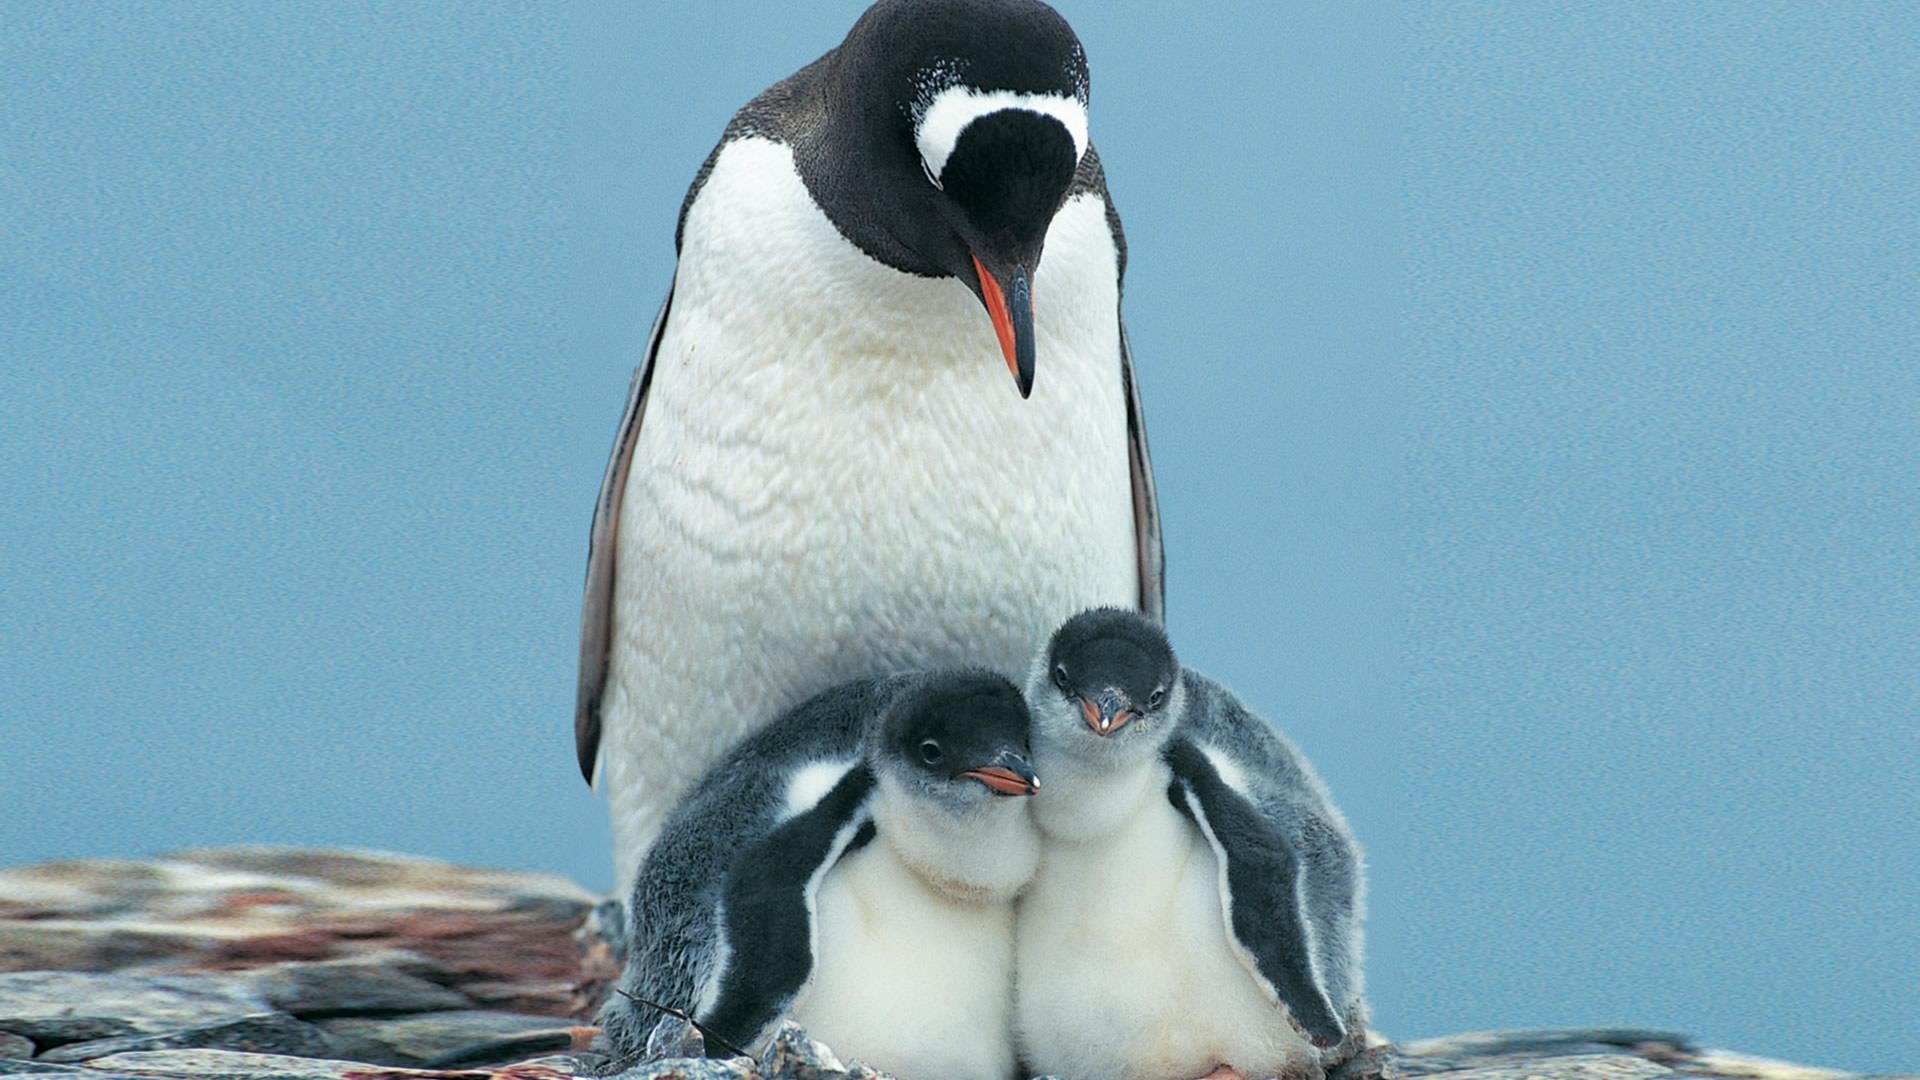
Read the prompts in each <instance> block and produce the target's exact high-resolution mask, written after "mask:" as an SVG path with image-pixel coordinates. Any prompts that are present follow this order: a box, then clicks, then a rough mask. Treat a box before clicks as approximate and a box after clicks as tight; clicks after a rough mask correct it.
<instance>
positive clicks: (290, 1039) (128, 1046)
mask: <svg viewBox="0 0 1920 1080" xmlns="http://www.w3.org/2000/svg"><path fill="white" fill-rule="evenodd" d="M187 1049H215V1050H245V1051H250V1052H253V1053H261V1054H288V1055H294V1056H298V1057H325V1056H327V1054H328V1052H329V1051H330V1050H332V1049H333V1047H332V1044H331V1043H329V1042H328V1040H327V1036H326V1033H325V1032H323V1031H321V1030H320V1029H319V1028H316V1027H314V1026H313V1025H311V1024H306V1023H302V1022H301V1021H299V1020H296V1019H294V1018H293V1017H291V1016H288V1015H287V1014H286V1013H262V1014H260V1015H258V1016H245V1017H241V1018H240V1019H238V1020H229V1021H227V1022H225V1023H220V1024H207V1025H203V1026H201V1027H193V1028H185V1029H183V1030H180V1031H169V1032H166V1033H163V1034H159V1035H123V1036H121V1037H119V1038H115V1039H97V1040H94V1041H92V1042H83V1043H69V1044H67V1045H66V1046H60V1047H55V1048H54V1049H52V1050H49V1051H47V1052H46V1053H44V1054H42V1055H40V1059H41V1060H42V1061H56V1062H68V1063H72V1062H81V1061H90V1060H92V1059H94V1058H101V1057H107V1056H109V1055H111V1054H122V1053H130V1052H133V1051H138V1050H187Z"/></svg>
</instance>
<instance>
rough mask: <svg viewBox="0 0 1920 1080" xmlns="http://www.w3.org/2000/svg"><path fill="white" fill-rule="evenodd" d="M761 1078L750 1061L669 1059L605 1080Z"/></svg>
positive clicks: (635, 1067) (748, 1079) (736, 1079)
mask: <svg viewBox="0 0 1920 1080" xmlns="http://www.w3.org/2000/svg"><path fill="white" fill-rule="evenodd" d="M761 1075H762V1074H760V1073H758V1072H755V1071H754V1067H753V1062H752V1061H750V1060H748V1059H747V1058H668V1059H666V1060H665V1061H654V1062H649V1063H647V1064H645V1065H636V1066H634V1067H633V1068H631V1069H628V1070H626V1071H625V1072H618V1073H614V1074H613V1075H612V1076H609V1077H607V1078H606V1080H759V1078H760V1077H761ZM766 1080H776V1078H774V1077H767V1078H766Z"/></svg>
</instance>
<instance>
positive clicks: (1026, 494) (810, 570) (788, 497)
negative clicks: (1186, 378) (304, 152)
mask: <svg viewBox="0 0 1920 1080" xmlns="http://www.w3.org/2000/svg"><path fill="white" fill-rule="evenodd" d="M1115 274H1116V267H1115V262H1114V251H1113V248H1112V244H1111V241H1110V239H1109V236H1108V233H1107V225H1106V220H1105V207H1104V203H1102V202H1101V200H1099V199H1098V198H1096V197H1093V196H1080V197H1077V198H1076V199H1074V200H1073V201H1072V202H1070V203H1069V204H1068V205H1067V206H1066V207H1065V208H1064V209H1062V210H1061V212H1060V214H1059V216H1058V217H1056V219H1055V221H1054V223H1053V226H1052V228H1051V230H1050V231H1049V233H1048V237H1047V241H1046V248H1045V253H1044V255H1043V257H1042V261H1041V265H1040V268H1039V271H1038V273H1037V275H1036V279H1035V283H1034V303H1035V310H1036V329H1037V346H1038V357H1037V361H1036V371H1037V374H1036V378H1035V383H1034V390H1033V396H1032V398H1031V399H1030V400H1026V401H1022V400H1021V399H1020V396H1019V393H1018V392H1017V390H1016V389H1015V388H1014V385H1013V379H1012V377H1011V376H1010V375H1009V374H1008V373H1007V370H1006V364H1005V362H1004V361H1003V360H1002V358H1001V356H1000V352H999V347H998V344H997V342H996V340H995V337H994V334H993V331H992V328H991V325H990V323H989V322H988V319H987V316H986V313H985V312H984V311H983V310H982V308H981V306H980V304H979V302H978V301H977V300H976V299H975V298H974V297H973V295H972V293H971V292H969V291H968V290H967V288H966V287H965V286H964V285H962V284H961V283H960V282H958V281H955V280H951V279H929V278H918V277H914V276H911V275H907V274H902V273H898V272H896V271H893V270H890V269H888V268H886V267H884V266H882V265H881V264H879V263H877V262H875V261H873V260H872V259H869V258H868V257H866V256H865V255H863V254H861V253H860V252H859V251H858V250H857V249H856V248H854V247H853V246H852V245H850V244H848V243H847V242H846V241H845V240H843V239H842V238H841V237H840V235H839V234H838V233H837V232H836V231H835V230H834V229H833V226H832V225H831V223H830V222H828V221H827V219H826V218H825V216H824V215H822V214H821V213H820V212H819V210H818V209H817V208H816V207H815V206H814V205H813V204H812V202H811V200H810V199H809V198H808V197H807V194H806V191H805V188H804V186H803V185H802V184H801V181H800V179H799V176H798V174H797V173H795V171H794V168H793V164H792V157H791V153H790V152H789V151H788V150H787V149H786V148H785V147H783V146H779V145H777V144H774V143H771V142H767V141H764V140H757V139H749V140H743V141H738V142H734V143H732V144H729V145H728V147H727V148H726V149H725V150H724V151H723V152H722V153H721V155H720V157H719V159H718V160H717V162H716V163H715V166H714V169H713V171H712V173H711V175H710V177H709V179H708V181H707V184H706V186H705V188H704V189H703V190H702V193H701V195H700V197H699V198H698V199H697V200H696V201H695V203H694V205H693V207H692V209H691V211H690V212H689V214H688V217H687V222H686V230H685V241H684V245H683V249H682V254H681V260H680V264H679V270H678V275H677V277H676V280H675V286H674V300H673V310H672V315H671V317H670V319H669V321H668V324H667V327H666V329H665V331H664V333H663V338H662V341H661V344H660V348H659V352H658V356H657V359H656V367H655V372H654V376H653V383H652V388H651V391H650V394H649V398H648V401H647V405H646V412H645V417H644V422H643V423H642V424H641V426H640V431H639V435H638V439H637V442H636V444H635V449H634V460H633V466H632V471H631V473H630V474H629V477H628V482H627V486H626V490H625V494H624V498H623V502H622V507H621V513H620V522H619V529H620V532H619V552H618V561H617V572H616V578H615V582H616V585H615V597H614V618H613V624H614V631H613V643H612V655H611V663H610V679H609V685H608V690H607V694H606V698H605V700H604V706H605V734H604V736H603V739H604V742H603V754H604V760H603V763H602V770H603V772H602V775H603V776H604V777H605V783H606V786H607V788H608V790H609V791H610V793H611V796H612V799H613V801H614V806H613V811H614V819H615V826H616V847H617V849H619V850H618V851H617V855H619V856H620V857H621V858H623V859H637V857H638V856H637V855H630V854H629V853H628V849H631V848H633V847H635V846H636V845H635V844H634V843H633V842H632V841H631V840H630V839H629V837H630V836H641V835H644V837H645V838H646V839H650V838H651V835H652V830H653V827H654V824H655V823H656V822H657V820H658V817H659V816H660V815H662V814H664V813H665V812H666V810H667V809H668V808H669V807H670V806H671V805H672V802H673V800H674V799H676V798H677V797H678V796H679V794H680V792H681V791H682V790H683V789H684V784H685V782H686V781H687V780H688V779H690V778H692V777H696V776H698V775H699V774H700V773H701V771H702V770H703V769H705V768H706V767H707V766H708V765H710V764H711V763H712V761H713V760H715V759H716V758H717V756H718V755H719V754H720V753H721V752H723V751H724V749H725V748H726V747H728V746H730V745H732V744H733V743H734V742H735V741H737V740H738V739H739V738H740V737H742V736H743V735H744V734H746V733H747V732H749V731H751V730H753V729H755V728H757V727H759V726H760V725H762V724H764V723H766V722H767V721H768V720H769V719H771V718H772V717H773V716H774V715H776V714H777V713H778V712H780V711H782V710H784V709H786V708H790V707H791V706H793V705H794V704H797V703H798V702H799V701H801V700H803V699H804V698H805V697H806V696H807V695H809V694H812V693H815V692H817V691H819V690H821V689H824V688H825V687H827V686H830V685H832V684H834V683H836V682H840V681H844V680H846V679H850V678H856V677H864V676H869V675H874V674H882V673H886V672H891V671H898V670H902V669H908V668H916V667H926V666H932V665H951V664H959V663H978V664H984V665H987V666H989V667H993V668H997V669H999V670H1001V671H1003V672H1004V673H1005V674H1007V675H1008V676H1010V677H1012V678H1015V679H1016V680H1019V679H1022V678H1024V676H1025V669H1026V666H1027V663H1028V660H1029V658H1030V656H1031V654H1032V652H1033V650H1034V649H1035V648H1036V647H1037V646H1038V645H1039V643H1040V642H1041V641H1042V640H1044V637H1045V635H1046V634H1048V633H1050V632H1051V631H1052V629H1053V628H1054V626H1056V625H1057V624H1058V623H1059V622H1061V621H1062V620H1064V619H1065V618H1067V617H1068V616H1070V615H1072V614H1074V613H1075V612H1077V611H1079V610H1081V609H1083V608H1086V607H1089V606H1093V605H1096V604H1121V605H1132V604H1134V603H1135V602H1137V592H1138V584H1137V575H1136V569H1135V541H1134V532H1133V525H1132V487H1131V481H1130V476H1129V472H1128V461H1127V436H1126V407H1125V402H1124V400H1123V397H1122V387H1121V381H1120V360H1119V355H1120V353H1119V336H1118V335H1119V327H1118V322H1117V316H1116V309H1117V303H1118V295H1117V290H1118V284H1117V281H1116V277H1115ZM638 846H640V847H644V840H643V841H642V842H641V843H640V844H639V845H638Z"/></svg>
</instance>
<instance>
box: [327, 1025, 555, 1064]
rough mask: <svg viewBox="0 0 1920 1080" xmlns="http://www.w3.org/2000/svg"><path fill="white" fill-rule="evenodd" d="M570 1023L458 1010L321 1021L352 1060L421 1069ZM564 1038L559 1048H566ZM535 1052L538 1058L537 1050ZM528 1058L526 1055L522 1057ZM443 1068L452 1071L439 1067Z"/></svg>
mask: <svg viewBox="0 0 1920 1080" xmlns="http://www.w3.org/2000/svg"><path fill="white" fill-rule="evenodd" d="M565 1023H566V1021H565V1020H561V1019H557V1018H555V1017H551V1016H529V1015H526V1014H525V1013H508V1012H484V1011H458V1012H431V1013H415V1014H413V1015H411V1016H398V1017H388V1018H370V1017H347V1018H339V1019H332V1020H321V1021H319V1026H320V1027H321V1028H322V1029H323V1030H324V1031H326V1033H327V1034H328V1035H329V1036H332V1037H333V1039H334V1041H335V1045H337V1046H340V1047H342V1048H343V1049H344V1048H345V1047H348V1046H351V1047H352V1048H353V1054H352V1056H353V1057H355V1058H359V1059H360V1060H363V1061H372V1062H377V1063H379V1064H382V1065H421V1064H425V1063H426V1062H428V1061H432V1060H433V1059H435V1058H438V1057H440V1056H441V1055H443V1054H446V1053H448V1052H450V1051H455V1050H461V1049H464V1048H466V1047H469V1046H475V1045H478V1044H481V1043H487V1042H491V1041H493V1040H497V1039H501V1038H503V1037H506V1036H512V1035H520V1034H523V1033H526V1032H534V1031H544V1032H550V1031H553V1030H554V1029H555V1028H558V1027H561V1025H564V1024H565ZM567 1045H568V1043H567V1042H566V1041H565V1040H564V1039H563V1040H562V1041H561V1042H560V1043H559V1045H558V1046H556V1047H546V1048H544V1049H562V1050H564V1049H566V1048H567ZM532 1052H533V1053H539V1052H540V1050H539V1049H536V1050H534V1051H532ZM522 1056H525V1055H522ZM435 1066H436V1067H439V1068H448V1067H451V1066H450V1065H449V1063H446V1062H435Z"/></svg>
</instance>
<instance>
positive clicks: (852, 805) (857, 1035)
mask: <svg viewBox="0 0 1920 1080" xmlns="http://www.w3.org/2000/svg"><path fill="white" fill-rule="evenodd" d="M1027 736H1028V720H1027V710H1026V705H1025V703H1024V702H1023V701H1022V699H1021V696H1020V692H1019V691H1018V690H1017V689H1016V688H1015V687H1014V685H1013V684H1012V683H1010V682H1008V681H1007V680H1006V679H1004V678H1002V677H1001V676H999V675H995V674H992V673H989V672H985V671H981V670H959V671H948V672H940V673H934V674H926V675H902V676H893V677H888V678H881V679H870V680H862V681H857V682H852V683H848V684H844V685H842V686H839V687H836V688H833V689H831V690H829V691H827V692H825V693H823V694H820V695H818V696H816V697H815V698H813V699H811V700H809V701H807V702H806V703H804V704H802V705H801V706H800V707H799V708H797V709H795V710H793V711H791V712H789V713H788V714H786V715H784V716H782V717H780V718H778V719H777V720H775V721H774V722H773V723H772V724H770V725H768V727H767V728H766V729H764V730H762V731H761V732H759V733H758V734H757V735H755V736H753V737H751V738H749V739H748V740H747V741H746V742H745V743H744V744H742V745H741V746H740V747H739V748H737V749H736V750H735V751H734V752H733V753H731V754H729V755H728V756H727V757H726V758H725V759H724V760H723V761H722V762H721V763H720V764H719V765H717V766H716V767H715V768H714V769H713V770H712V771H710V772H709V773H708V774H707V775H705V776H704V777H702V778H701V779H700V781H699V782H698V784H696V785H695V786H694V787H693V790H692V791H691V792H690V794H689V795H688V796H687V798H686V799H685V800H684V801H683V802H682V803H681V804H680V806H679V807H678V808H677V809H676V810H675V811H674V813H673V815H672V816H671V818H670V819H669V820H668V822H667V825H666V828H665V829H664V831H663V832H662V834H661V838H660V842H659V843H658V844H656V845H655V846H654V849H653V851H652V852H651V853H650V854H649V855H648V857H647V860H646V862H645V864H644V865H643V867H642V872H641V874H640V876H639V878H638V880H637V882H636V884H635V886H634V890H633V895H632V900H631V912H632V944H631V947H630V949H629V959H628V966H627V971H626V974H625V976H624V978H623V979H622V982H621V984H620V986H621V989H623V990H625V991H626V993H627V994H631V995H634V998H638V999H644V1000H645V1001H650V1002H654V1003H656V1004H660V1005H667V1006H671V1007H673V1008H676V1009H679V1010H682V1011H684V1012H687V1013H689V1014H691V1015H692V1016H693V1017H694V1018H695V1019H696V1020H697V1021H699V1023H700V1024H701V1025H702V1026H703V1027H705V1028H706V1029H707V1030H709V1031H711V1032H712V1033H713V1034H714V1035H717V1036H718V1037H719V1039H720V1040H724V1041H725V1042H729V1043H732V1044H734V1045H735V1046H739V1047H748V1048H755V1047H757V1044H759V1043H760V1042H761V1041H763V1040H764V1039H765V1037H766V1036H767V1035H768V1034H769V1033H770V1031H771V1029H772V1028H773V1026H774V1025H776V1024H777V1023H778V1022H779V1021H780V1020H781V1019H783V1018H786V1017H791V1018H793V1019H794V1020H796V1021H797V1022H799V1023H800V1024H801V1025H802V1026H804V1027H806V1028H807V1030H808V1031H809V1033H810V1034H812V1035H813V1036H814V1037H816V1038H818V1039H820V1040H822V1041H823V1042H825V1043H827V1044H828V1045H829V1046H831V1047H833V1048H834V1050H835V1051H836V1052H838V1053H840V1054H842V1055H845V1056H849V1057H856V1058H859V1059H861V1060H864V1061H866V1062H868V1063H869V1064H872V1065H875V1066H876V1067H880V1068H883V1069H885V1070H887V1071H889V1072H893V1073H896V1074H898V1075H901V1076H904V1077H910V1078H911V1077H980V1078H982V1080H1003V1078H1004V1077H1006V1076H1007V1075H1009V1074H1010V1073H1011V1071H1012V1070H1013V1067H1014V1056H1013V1047H1012V1041H1011V1039H1012V1015H1011V1010H1012V995H1013V968H1012V963H1013V952H1012V950H1013V909H1012V898H1013V896H1014V894H1015V893H1016V892H1017V891H1018V890H1019V889H1020V888H1021V887H1022V886H1024V885H1025V883H1026V882H1027V880H1028V878H1030V877H1031V876H1032V873H1033V870H1034V867H1035V865H1036V863H1037V860H1038V857H1039V838H1038V835H1037V834H1036V833H1035V832H1034V830H1033V827H1032V822H1031V819H1030V815H1029V814H1028V812H1027V807H1026V803H1027V800H1026V799H1024V798H1013V797H1008V796H1022V795H1027V794H1031V793H1032V792H1033V791H1034V790H1036V788H1037V784H1038V781H1037V780H1036V778H1035V777H1034V774H1033V772H1032V770H1031V768H1030V767H1029V765H1028V763H1027V760H1026V757H1025V755H1026V751H1027ZM634 998H629V997H627V996H624V995H621V994H615V995H614V996H613V997H612V998H611V999H610V1000H609V1002H608V1004H607V1006H606V1008H605V1010H604V1012H603V1014H602V1016H601V1023H602V1025H603V1026H604V1028H605V1031H606V1035H607V1039H608V1042H609V1044H610V1049H611V1050H612V1051H613V1054H614V1057H615V1059H616V1060H617V1061H623V1062H624V1061H630V1060H632V1059H633V1058H635V1057H637V1056H639V1055H640V1054H641V1053H642V1051H643V1050H644V1049H645V1047H646V1044H647V1038H648V1034H649V1032H650V1030H651V1029H652V1027H653V1025H654V1022H655V1021H656V1020H657V1019H658V1013H657V1011H656V1010H654V1009H652V1008H649V1007H646V1006H644V1005H642V1004H640V1003H639V1002H638V1001H636V1000H635V999H634ZM709 1048H710V1050H716V1049H718V1046H717V1043H710V1047H709Z"/></svg>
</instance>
